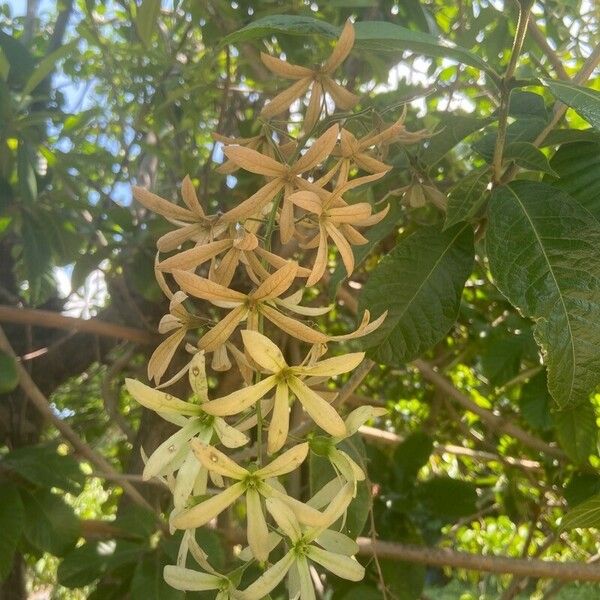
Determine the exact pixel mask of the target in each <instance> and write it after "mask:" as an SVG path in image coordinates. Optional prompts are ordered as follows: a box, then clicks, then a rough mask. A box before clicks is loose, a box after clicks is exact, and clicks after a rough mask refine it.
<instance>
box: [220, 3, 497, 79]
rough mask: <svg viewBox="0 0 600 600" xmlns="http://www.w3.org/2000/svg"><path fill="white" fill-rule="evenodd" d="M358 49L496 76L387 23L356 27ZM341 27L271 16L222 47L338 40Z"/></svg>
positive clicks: (453, 49) (449, 47) (457, 50)
mask: <svg viewBox="0 0 600 600" xmlns="http://www.w3.org/2000/svg"><path fill="white" fill-rule="evenodd" d="M354 30H355V32H356V46H357V47H359V48H365V49H369V50H379V51H384V52H399V51H403V50H413V51H414V52H418V53H419V54H424V55H425V56H435V57H442V58H452V59H454V60H456V61H458V62H460V63H464V64H466V65H471V66H473V67H476V68H478V69H481V70H482V71H487V72H490V73H493V70H492V69H491V67H490V66H489V65H488V64H487V63H486V62H485V61H483V60H481V59H480V58H479V57H478V56H476V55H475V54H472V53H471V52H469V51H468V50H467V49H465V48H461V47H460V46H456V45H455V44H453V43H452V42H449V41H448V40H444V39H442V38H438V37H436V36H434V35H431V34H428V33H423V32H420V31H413V30H411V29H406V28H405V27H402V26H400V25H395V24H394V23H389V22H387V21H360V22H358V23H355V25H354ZM340 32H341V27H336V26H334V25H331V24H330V23H328V22H326V21H321V20H318V19H314V18H312V17H305V16H299V15H271V16H268V17H263V18H262V19H257V20H256V21H254V22H253V23H250V24H249V25H246V27H243V28H242V29H240V30H238V31H236V32H234V33H232V34H230V35H228V36H226V37H225V38H224V39H223V40H222V42H221V44H222V45H223V44H234V43H237V42H243V41H247V40H251V39H255V38H259V37H265V36H268V35H273V34H289V35H309V34H318V35H324V36H327V37H332V38H334V37H338V36H339V34H340Z"/></svg>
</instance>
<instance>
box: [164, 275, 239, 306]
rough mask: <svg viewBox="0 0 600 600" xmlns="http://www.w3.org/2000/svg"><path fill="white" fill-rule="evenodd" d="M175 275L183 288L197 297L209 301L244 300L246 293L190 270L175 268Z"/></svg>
mask: <svg viewBox="0 0 600 600" xmlns="http://www.w3.org/2000/svg"><path fill="white" fill-rule="evenodd" d="M173 277H174V278H175V281H176V282H177V283H178V284H179V286H180V287H181V289H182V290H184V291H185V292H187V293H188V294H191V295H192V296H194V297H195V298H201V299H202V300H208V301H209V302H213V301H218V302H244V301H245V300H246V294H242V293H241V292H236V291H235V290H232V289H230V288H228V287H225V286H224V285H219V284H218V283H215V282H214V281H210V279H206V278H204V277H199V276H198V275H194V273H190V272H189V271H181V270H178V269H176V270H174V271H173Z"/></svg>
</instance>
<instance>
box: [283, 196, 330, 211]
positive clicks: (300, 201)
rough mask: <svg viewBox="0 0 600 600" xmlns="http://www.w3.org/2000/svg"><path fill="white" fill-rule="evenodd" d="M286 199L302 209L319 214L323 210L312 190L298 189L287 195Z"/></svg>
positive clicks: (319, 200)
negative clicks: (298, 190)
mask: <svg viewBox="0 0 600 600" xmlns="http://www.w3.org/2000/svg"><path fill="white" fill-rule="evenodd" d="M288 200H290V201H291V202H293V203H294V204H295V205H296V206H299V207H300V208H303V209H304V210H306V211H308V212H311V213H314V214H315V215H320V214H321V213H322V212H323V205H322V202H321V199H320V198H319V196H317V194H315V193H314V192H309V191H300V192H294V193H293V194H290V195H289V196H288Z"/></svg>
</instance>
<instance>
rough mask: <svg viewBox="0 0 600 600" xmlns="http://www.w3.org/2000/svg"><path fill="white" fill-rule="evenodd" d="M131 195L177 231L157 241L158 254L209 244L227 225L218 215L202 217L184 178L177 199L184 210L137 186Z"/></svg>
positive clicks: (198, 205)
mask: <svg viewBox="0 0 600 600" xmlns="http://www.w3.org/2000/svg"><path fill="white" fill-rule="evenodd" d="M133 195H134V197H135V199H136V200H137V201H138V202H139V203H140V204H143V205H144V206H145V207H146V208H147V209H148V210H151V211H152V212H155V213H157V214H159V215H162V216H163V217H165V218H166V219H167V221H170V222H171V223H173V224H174V225H177V226H178V229H176V230H175V231H170V232H169V233H166V234H165V235H163V236H162V237H161V238H160V239H159V240H158V242H157V244H156V245H157V247H158V249H159V251H160V252H171V251H172V250H175V248H178V247H179V246H181V244H183V243H184V242H186V241H188V240H192V241H195V242H199V243H206V242H207V241H212V240H213V239H215V238H217V237H219V236H220V235H221V234H222V233H223V232H224V231H225V230H226V229H227V225H226V224H225V223H223V222H222V221H221V220H220V218H219V216H218V215H206V214H205V213H204V209H203V208H202V206H201V205H200V202H199V201H198V197H197V196H196V191H195V190H194V185H193V183H192V180H191V179H190V178H189V176H187V175H186V177H185V179H184V180H183V183H182V186H181V196H182V198H183V201H184V202H185V204H186V206H187V208H184V207H182V206H178V205H177V204H173V202H169V201H168V200H165V199H164V198H161V197H160V196H157V195H156V194H153V193H152V192H150V191H148V190H146V189H144V188H142V187H138V186H134V188H133Z"/></svg>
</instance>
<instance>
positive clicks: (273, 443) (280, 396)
mask: <svg viewBox="0 0 600 600" xmlns="http://www.w3.org/2000/svg"><path fill="white" fill-rule="evenodd" d="M288 396H289V394H288V387H287V385H286V384H285V383H281V382H280V383H278V384H277V389H276V390H275V403H274V405H273V415H272V417H271V422H270V423H269V436H268V438H267V452H268V453H269V454H274V453H275V452H278V451H279V450H281V448H283V445H284V444H285V441H286V439H287V436H288V431H289V428H290V404H289V400H288Z"/></svg>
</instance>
